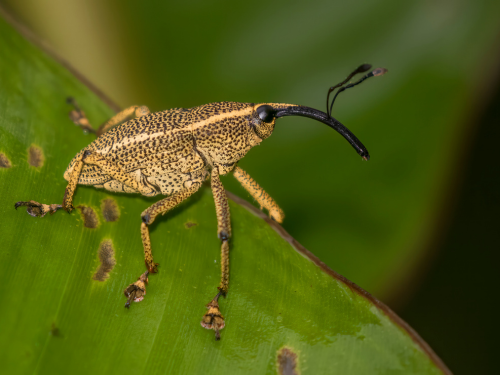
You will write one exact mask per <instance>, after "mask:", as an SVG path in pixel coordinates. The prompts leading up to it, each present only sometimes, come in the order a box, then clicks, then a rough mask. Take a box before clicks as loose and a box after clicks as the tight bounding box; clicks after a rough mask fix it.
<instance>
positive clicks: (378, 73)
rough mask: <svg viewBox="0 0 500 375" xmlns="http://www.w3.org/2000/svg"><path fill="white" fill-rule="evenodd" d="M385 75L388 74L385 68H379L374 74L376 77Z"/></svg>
mask: <svg viewBox="0 0 500 375" xmlns="http://www.w3.org/2000/svg"><path fill="white" fill-rule="evenodd" d="M385 73H387V69H385V68H377V69H375V70H374V71H373V72H372V74H373V76H374V77H377V76H382V75H384V74H385Z"/></svg>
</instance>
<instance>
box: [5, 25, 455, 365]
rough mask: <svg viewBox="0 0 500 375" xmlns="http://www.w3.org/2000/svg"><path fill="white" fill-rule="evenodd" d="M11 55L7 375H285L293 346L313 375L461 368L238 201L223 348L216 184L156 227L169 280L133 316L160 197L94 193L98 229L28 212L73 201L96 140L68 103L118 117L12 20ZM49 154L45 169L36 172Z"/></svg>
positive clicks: (153, 280) (153, 287)
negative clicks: (218, 316)
mask: <svg viewBox="0 0 500 375" xmlns="http://www.w3.org/2000/svg"><path fill="white" fill-rule="evenodd" d="M0 44H1V45H2V59H0V153H2V154H3V155H4V156H3V159H2V160H7V159H8V160H9V161H10V164H11V166H10V168H0V197H1V200H2V204H1V205H0V231H1V232H0V236H1V238H2V245H3V246H2V248H1V250H0V283H1V285H2V309H0V321H1V322H2V334H1V335H0V353H1V354H0V363H2V370H3V371H4V372H5V373H18V374H28V373H50V374H54V373H68V372H71V373H72V374H80V373H81V374H89V373H92V374H105V373H106V374H110V373H117V374H122V373H147V374H156V373H204V374H211V373H214V374H224V373H228V374H239V373H252V374H253V373H270V374H271V373H275V372H276V369H277V364H276V362H277V356H278V350H280V349H281V348H283V347H288V348H290V350H291V351H293V353H295V355H296V356H297V358H296V360H297V368H298V370H300V373H302V374H307V373H311V374H319V373H339V374H347V373H349V374H357V373H359V374H367V373H373V372H378V373H405V374H411V373H418V374H422V373H429V374H434V373H441V372H446V371H447V370H446V368H445V367H444V365H443V364H442V363H441V362H440V361H439V359H438V358H437V357H436V356H435V354H434V353H433V352H432V350H431V349H430V348H428V347H427V346H426V344H425V343H424V342H423V341H422V340H421V339H420V338H419V337H418V335H417V334H416V333H414V332H413V331H412V330H411V329H410V328H409V327H407V326H406V325H405V324H404V322H402V321H401V320H400V319H399V318H398V317H397V316H395V315H394V314H393V313H392V312H391V311H390V310H389V309H388V308H387V307H385V306H384V305H383V304H381V303H380V302H378V301H376V300H375V299H374V298H373V297H371V296H370V295H369V294H367V293H366V292H364V291H363V290H361V289H360V288H359V287H357V286H356V285H354V284H352V283H351V282H349V281H347V280H345V279H343V278H342V277H340V276H339V275H337V274H335V273H334V272H333V271H330V270H329V269H327V268H326V267H325V266H324V265H323V264H321V262H319V260H317V259H316V258H315V257H314V256H312V255H311V254H309V253H308V252H307V250H305V249H304V248H302V247H301V246H300V245H299V244H298V243H297V242H295V241H294V240H293V239H291V238H290V237H289V236H288V235H286V233H284V231H283V229H282V228H281V227H279V226H278V225H277V224H270V223H269V220H264V219H263V217H262V216H263V215H262V214H261V213H258V212H255V210H254V209H253V208H252V207H251V206H250V205H249V204H245V203H242V204H237V203H235V202H234V201H231V202H230V208H231V215H232V223H233V239H232V242H231V281H230V292H229V295H228V297H227V298H226V299H224V300H221V301H220V304H221V310H222V313H223V314H224V315H225V317H226V328H224V330H223V331H222V340H221V341H220V342H216V341H215V340H214V336H213V332H212V331H207V330H205V329H203V328H202V327H201V326H200V319H201V317H202V315H203V314H204V313H205V311H206V310H205V307H204V305H205V304H206V303H208V302H209V301H210V300H211V298H212V297H213V296H214V294H215V293H216V286H217V285H218V281H219V272H220V266H219V249H220V242H219V240H218V239H217V236H216V227H217V225H216V217H215V211H214V203H213V200H212V197H211V192H210V190H209V189H207V188H205V189H202V191H200V192H199V193H198V194H196V195H195V196H194V197H193V198H192V199H190V200H189V201H188V202H187V203H186V204H183V205H182V207H181V208H179V209H176V210H174V211H173V212H171V213H169V214H167V215H165V216H164V217H163V218H159V219H158V220H157V221H156V222H155V223H154V225H152V230H151V241H152V244H153V251H154V253H155V259H156V261H159V262H160V264H161V267H160V272H159V273H158V274H156V275H152V276H151V277H150V285H149V286H148V289H147V295H146V298H145V299H144V301H143V302H141V303H139V304H133V306H131V308H130V309H129V310H127V309H125V308H123V305H124V303H125V297H124V296H123V289H124V288H125V287H126V286H127V285H128V284H129V283H131V282H133V281H135V280H136V279H137V277H138V276H139V275H140V274H141V273H142V272H144V260H143V254H142V244H141V238H140V233H139V226H140V222H141V221H140V213H141V212H142V211H143V210H144V209H145V208H147V207H148V206H149V205H150V204H152V203H153V202H154V201H155V200H153V199H146V198H143V197H140V196H136V195H118V194H110V193H109V192H106V191H103V190H96V189H94V188H91V187H81V186H80V187H78V189H77V192H76V195H75V199H74V203H75V206H77V205H85V206H87V207H91V208H92V209H93V211H94V212H95V214H96V215H97V219H98V226H97V228H87V227H86V226H85V225H84V220H83V219H82V217H81V215H80V213H79V212H77V211H74V212H73V213H72V214H71V215H68V214H66V213H65V212H64V211H60V212H57V213H56V214H55V215H53V216H49V215H47V216H46V217H44V218H36V217H31V216H29V215H27V214H26V212H25V209H24V208H20V209H18V210H17V211H15V210H14V203H15V202H16V201H26V200H31V199H33V200H36V201H39V202H41V203H48V204H50V203H61V201H62V195H63V192H64V188H65V185H66V182H65V180H64V179H63V178H62V176H63V173H64V170H65V168H66V166H67V164H68V163H69V161H70V160H71V158H72V157H73V156H74V155H75V154H76V153H77V152H78V151H79V150H80V149H82V148H83V147H84V146H86V145H87V144H88V143H90V142H91V141H92V139H93V136H91V135H84V134H82V131H81V130H80V129H79V128H77V127H75V126H73V125H72V124H71V121H70V120H69V119H68V117H67V112H68V111H69V109H70V107H69V106H68V105H67V104H66V103H65V98H66V97H68V96H73V97H75V98H77V100H78V102H79V104H80V106H81V107H82V108H83V109H84V110H85V111H86V113H87V115H88V117H89V118H90V120H91V121H92V122H93V123H94V124H98V123H100V122H103V121H105V120H106V119H107V118H109V117H110V116H111V115H112V113H113V111H112V110H111V109H110V108H109V107H108V106H107V105H106V104H105V103H104V102H103V100H102V99H101V98H99V96H98V95H96V94H95V93H94V92H93V91H92V90H91V88H89V87H88V86H86V85H85V84H83V83H82V82H81V81H79V80H77V79H76V78H75V77H74V76H73V75H72V74H71V73H70V72H69V71H68V70H67V69H66V68H64V67H63V66H61V65H60V64H59V63H58V62H56V61H54V59H53V58H52V57H50V56H48V55H47V54H45V53H43V52H41V51H40V50H39V49H38V48H36V47H35V46H33V45H31V44H30V43H28V42H27V41H26V40H25V39H23V38H22V37H21V36H20V35H18V34H17V33H16V32H15V31H14V29H13V28H12V27H11V26H10V25H8V24H7V23H6V22H5V21H4V20H3V19H0ZM34 150H39V152H38V153H37V152H36V151H34ZM34 154H35V156H37V159H39V161H43V165H39V166H33V165H32V164H35V165H36V164H37V163H34V162H32V161H31V162H30V160H31V159H32V158H33V155H34ZM42 154H43V157H42V156H41V155H42ZM30 155H31V156H30ZM0 162H1V160H0ZM38 164H40V163H38ZM1 165H3V166H8V165H7V163H6V162H2V163H1ZM105 199H112V200H114V201H116V202H117V205H118V207H119V211H120V217H119V218H118V219H117V220H116V221H107V220H106V219H105V216H104V215H103V212H102V209H101V205H102V203H103V200H105ZM233 200H236V201H239V199H238V198H233ZM240 203H241V202H240ZM106 217H108V216H106ZM108 218H109V217H108ZM106 240H110V241H111V242H112V246H113V248H114V253H115V254H114V258H115V261H116V265H115V266H114V267H113V268H112V270H111V272H110V273H109V277H108V278H107V279H106V280H105V281H103V282H101V281H96V280H94V279H93V275H94V274H95V273H96V271H97V269H98V268H99V266H100V261H99V255H98V250H99V247H100V245H101V244H102V242H103V241H106Z"/></svg>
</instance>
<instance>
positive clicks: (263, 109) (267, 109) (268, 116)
mask: <svg viewBox="0 0 500 375" xmlns="http://www.w3.org/2000/svg"><path fill="white" fill-rule="evenodd" d="M274 113H275V111H274V108H273V107H271V106H270V105H261V106H260V107H259V108H257V114H258V115H259V118H260V119H261V120H262V121H264V122H268V123H269V122H272V121H273V119H274Z"/></svg>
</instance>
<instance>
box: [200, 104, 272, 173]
mask: <svg viewBox="0 0 500 375" xmlns="http://www.w3.org/2000/svg"><path fill="white" fill-rule="evenodd" d="M197 110H199V111H203V112H204V113H205V114H207V115H208V116H207V117H206V119H205V120H204V121H203V122H196V123H193V124H192V125H191V128H192V130H193V136H194V139H195V142H196V148H197V149H198V150H199V151H200V152H201V153H202V154H203V155H204V157H205V158H206V159H207V162H208V164H211V165H215V164H217V165H222V166H227V168H224V170H223V171H224V173H227V172H229V171H230V170H232V168H233V167H234V165H235V163H236V162H237V161H238V160H240V159H241V158H242V157H243V156H245V155H246V153H247V152H248V151H249V150H250V149H251V148H252V147H254V146H256V145H258V144H259V143H260V142H262V140H263V139H265V138H267V137H269V136H270V135H271V133H272V131H273V129H274V121H273V122H272V123H271V124H265V123H263V122H262V121H261V120H260V118H259V116H258V115H257V114H256V112H255V105H254V104H253V103H236V102H220V103H211V104H207V105H205V106H201V107H197Z"/></svg>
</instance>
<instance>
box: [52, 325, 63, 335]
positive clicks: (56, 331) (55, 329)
mask: <svg viewBox="0 0 500 375" xmlns="http://www.w3.org/2000/svg"><path fill="white" fill-rule="evenodd" d="M50 334H51V335H52V336H54V337H62V334H61V331H60V330H59V328H57V326H56V323H52V326H51V327H50Z"/></svg>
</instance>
